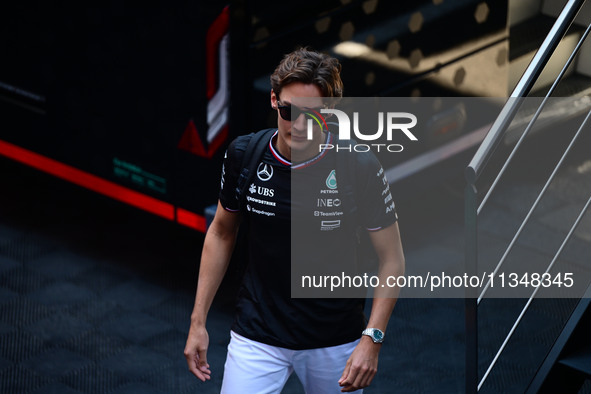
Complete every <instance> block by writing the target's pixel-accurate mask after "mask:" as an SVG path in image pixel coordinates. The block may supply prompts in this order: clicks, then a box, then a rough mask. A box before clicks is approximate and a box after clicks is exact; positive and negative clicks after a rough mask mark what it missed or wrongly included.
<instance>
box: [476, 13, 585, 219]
mask: <svg viewBox="0 0 591 394" xmlns="http://www.w3.org/2000/svg"><path fill="white" fill-rule="evenodd" d="M589 32H591V24H589V26H587V29H585V32H584V33H583V35H582V36H581V39H580V40H579V42H578V43H577V45H576V46H575V49H574V50H573V52H572V53H571V54H570V56H569V58H568V60H567V61H566V63H565V64H564V67H562V70H560V73H558V76H557V77H556V80H554V83H552V86H550V89H548V92H547V93H546V96H545V97H544V100H542V103H541V104H540V106H539V107H538V109H537V110H536V112H535V113H534V116H533V117H532V118H531V120H530V121H529V123H528V125H527V127H526V128H525V131H524V132H523V134H522V135H521V137H520V138H519V140H518V141H517V143H516V144H515V147H514V148H513V150H512V151H511V154H510V155H509V157H508V158H507V160H506V161H505V164H503V167H502V168H501V171H499V174H498V175H497V177H496V178H495V180H494V182H493V183H492V185H491V187H490V188H489V189H488V192H487V193H486V195H485V196H484V198H483V199H482V202H481V203H480V206H479V207H478V213H479V214H480V211H482V208H483V207H484V206H485V205H486V202H487V201H488V199H489V197H490V196H491V194H492V192H493V191H494V190H495V188H496V186H497V184H498V183H499V180H500V179H501V177H502V176H503V174H504V173H505V171H506V170H507V168H508V167H509V163H511V161H512V160H513V157H514V156H515V154H516V153H517V151H518V150H519V148H520V147H521V144H522V142H523V141H524V140H525V137H527V135H528V134H529V132H530V131H531V129H532V128H533V125H534V123H535V122H536V121H537V120H538V117H539V116H540V114H541V113H542V110H543V109H544V107H545V106H546V103H547V102H548V100H549V99H550V96H551V95H552V93H554V90H556V87H557V86H558V84H559V83H560V81H561V80H562V77H564V74H566V71H567V70H568V68H569V67H570V65H571V64H572V62H573V61H574V60H575V58H576V56H577V54H578V53H579V51H580V50H581V47H582V46H583V42H585V40H586V39H587V36H588V35H589ZM514 100H515V99H514ZM517 100H521V99H517Z"/></svg>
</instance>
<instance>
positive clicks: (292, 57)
mask: <svg viewBox="0 0 591 394" xmlns="http://www.w3.org/2000/svg"><path fill="white" fill-rule="evenodd" d="M293 82H301V83H305V84H314V85H316V86H318V88H319V89H320V91H321V92H322V96H323V97H343V81H342V80H341V64H340V63H339V61H338V59H336V58H334V57H331V56H329V55H327V54H324V53H320V52H316V51H313V50H310V49H308V48H300V49H296V50H295V51H293V52H291V53H288V54H287V55H285V56H284V57H283V60H281V63H279V65H278V66H277V68H276V69H275V71H274V72H273V74H272V75H271V87H272V88H273V91H274V92H275V94H276V95H277V97H279V95H280V94H281V89H283V87H285V86H287V85H289V84H290V83H293Z"/></svg>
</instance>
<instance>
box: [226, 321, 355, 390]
mask: <svg viewBox="0 0 591 394" xmlns="http://www.w3.org/2000/svg"><path fill="white" fill-rule="evenodd" d="M231 337H232V338H231V339H230V344H229V345H228V356H227V358H226V365H225V367H224V379H223V382H222V391H221V393H222V394H236V393H247V394H263V393H265V394H279V393H281V389H283V386H284V385H285V382H287V379H288V378H289V376H290V375H291V373H292V372H293V371H295V373H296V375H297V376H298V378H299V379H300V381H301V382H302V385H303V386H304V389H305V391H306V394H332V393H335V394H336V393H341V387H340V386H339V379H340V378H341V375H342V374H343V371H344V370H345V364H346V363H347V360H348V359H349V356H350V355H351V353H352V352H353V349H355V346H357V344H358V343H359V339H358V340H356V341H354V342H351V343H346V344H344V345H339V346H331V347H325V348H319V349H307V350H290V349H285V348H281V347H277V346H270V345H265V344H263V343H260V342H256V341H253V340H251V339H248V338H245V337H243V336H241V335H238V334H236V333H235V332H233V331H232V332H231ZM356 393H363V390H358V391H356Z"/></svg>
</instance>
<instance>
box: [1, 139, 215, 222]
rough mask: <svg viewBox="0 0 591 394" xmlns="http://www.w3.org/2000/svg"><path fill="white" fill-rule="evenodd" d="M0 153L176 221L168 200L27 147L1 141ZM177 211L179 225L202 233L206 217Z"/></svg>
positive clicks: (182, 210)
mask: <svg viewBox="0 0 591 394" xmlns="http://www.w3.org/2000/svg"><path fill="white" fill-rule="evenodd" d="M0 154H1V155H4V156H6V157H8V158H10V159H12V160H15V161H18V162H20V163H23V164H26V165H28V166H31V167H33V168H36V169H38V170H41V171H43V172H46V173H48V174H51V175H54V176H56V177H58V178H61V179H64V180H66V181H68V182H72V183H74V184H76V185H79V186H82V187H84V188H86V189H89V190H92V191H94V192H97V193H100V194H103V195H105V196H108V197H111V198H113V199H115V200H118V201H121V202H124V203H126V204H129V205H131V206H134V207H136V208H140V209H143V210H144V211H147V212H150V213H152V214H154V215H158V216H161V217H163V218H165V219H168V220H172V221H174V220H175V207H174V206H173V205H172V204H170V203H167V202H164V201H161V200H158V199H156V198H154V197H150V196H148V195H145V194H142V193H139V192H137V191H135V190H132V189H129V188H126V187H123V186H121V185H118V184H116V183H113V182H111V181H107V180H105V179H103V178H99V177H98V176H96V175H93V174H90V173H88V172H85V171H82V170H79V169H77V168H75V167H72V166H69V165H67V164H64V163H60V162H59V161H56V160H53V159H50V158H48V157H45V156H42V155H40V154H38V153H35V152H33V151H30V150H28V149H24V148H21V147H19V146H16V145H13V144H11V143H9V142H6V141H2V140H0ZM176 213H177V216H176V221H177V222H178V223H179V224H182V225H185V226H188V227H191V228H194V229H196V230H199V231H202V232H205V229H206V225H205V217H203V216H200V215H197V214H195V213H192V212H189V211H186V210H184V209H181V208H177V209H176Z"/></svg>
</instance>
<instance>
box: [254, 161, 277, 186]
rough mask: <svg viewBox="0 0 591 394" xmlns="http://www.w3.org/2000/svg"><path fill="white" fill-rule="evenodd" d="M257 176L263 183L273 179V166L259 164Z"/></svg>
mask: <svg viewBox="0 0 591 394" xmlns="http://www.w3.org/2000/svg"><path fill="white" fill-rule="evenodd" d="M257 176H258V177H259V179H260V180H261V181H263V182H266V181H268V180H269V179H271V178H272V177H273V166H271V165H269V164H266V163H261V164H259V167H258V168H257Z"/></svg>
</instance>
